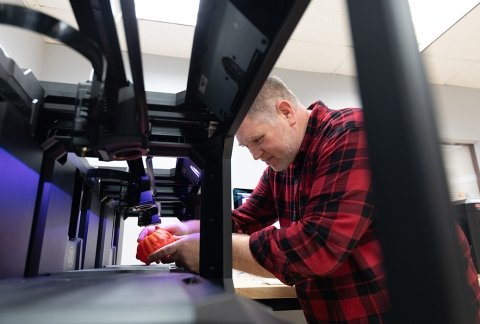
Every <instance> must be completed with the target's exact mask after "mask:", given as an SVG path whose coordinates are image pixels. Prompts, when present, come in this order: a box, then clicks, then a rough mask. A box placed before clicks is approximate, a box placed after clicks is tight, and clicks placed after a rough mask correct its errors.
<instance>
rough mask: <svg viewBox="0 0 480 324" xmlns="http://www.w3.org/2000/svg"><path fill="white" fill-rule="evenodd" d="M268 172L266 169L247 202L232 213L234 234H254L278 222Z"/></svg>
mask: <svg viewBox="0 0 480 324" xmlns="http://www.w3.org/2000/svg"><path fill="white" fill-rule="evenodd" d="M268 171H269V170H268V168H267V169H265V171H264V172H263V174H262V177H261V178H260V181H259V182H258V184H257V186H256V187H255V189H254V190H253V192H252V194H251V195H250V197H249V198H248V199H247V201H246V202H244V203H243V204H242V205H241V206H240V207H238V208H236V209H234V210H233V211H232V227H233V232H235V233H242V234H252V233H254V232H256V231H258V230H260V229H262V228H265V227H267V226H270V225H272V224H273V223H275V221H276V220H277V215H276V213H275V208H274V202H273V199H272V190H271V187H270V184H269V182H268Z"/></svg>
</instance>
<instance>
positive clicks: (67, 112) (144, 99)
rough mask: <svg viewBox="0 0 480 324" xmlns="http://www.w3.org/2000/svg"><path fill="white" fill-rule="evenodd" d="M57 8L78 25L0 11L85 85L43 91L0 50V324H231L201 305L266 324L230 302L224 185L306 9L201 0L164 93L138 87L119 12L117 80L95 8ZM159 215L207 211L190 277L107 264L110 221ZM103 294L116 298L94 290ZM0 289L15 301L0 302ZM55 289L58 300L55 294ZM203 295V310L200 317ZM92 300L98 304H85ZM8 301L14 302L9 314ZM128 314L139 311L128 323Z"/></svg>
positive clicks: (114, 43) (117, 239)
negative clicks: (47, 42)
mask: <svg viewBox="0 0 480 324" xmlns="http://www.w3.org/2000/svg"><path fill="white" fill-rule="evenodd" d="M70 4H71V7H72V9H73V12H74V14H75V17H76V20H77V23H78V26H79V28H78V30H77V29H74V28H72V27H70V26H68V25H67V24H65V23H64V22H62V21H58V20H57V19H55V18H53V17H50V16H48V15H45V14H43V13H41V12H38V11H35V10H31V9H28V8H26V7H23V6H15V5H9V4H0V23H2V24H7V25H12V26H17V27H20V28H23V29H27V30H29V31H33V32H36V33H40V34H43V35H46V36H49V37H51V38H53V39H56V40H58V41H61V42H63V43H64V44H65V45H67V46H69V47H70V48H72V49H74V50H75V51H77V52H78V53H79V54H81V55H83V56H84V57H85V58H87V59H88V60H89V61H90V62H91V65H92V68H93V75H92V78H91V80H89V81H88V82H83V83H79V84H64V83H54V82H43V81H39V80H37V79H36V78H35V77H34V75H33V74H32V73H25V70H23V69H22V68H20V67H19V66H18V65H17V64H16V62H15V60H14V58H10V57H7V56H6V55H5V54H4V53H0V162H1V165H2V168H1V171H0V177H1V178H2V181H1V183H0V197H1V204H0V205H1V209H2V212H1V217H0V236H1V237H2V241H5V242H7V243H6V244H5V245H4V246H2V247H1V248H0V257H1V258H2V266H1V269H0V278H18V281H16V280H13V281H10V280H9V281H8V282H7V283H5V282H2V283H1V284H0V291H1V295H2V296H5V297H6V296H9V297H8V298H6V299H3V298H4V297H2V300H1V301H0V309H1V310H0V313H1V315H0V318H1V320H0V321H2V322H3V321H4V320H5V321H7V322H12V323H13V322H22V323H28V322H35V323H40V322H45V323H53V322H62V323H68V322H76V321H77V319H76V316H75V314H77V312H80V311H81V312H82V315H81V318H82V320H81V321H82V322H83V323H90V322H92V323H93V322H98V321H99V319H100V321H102V322H107V320H106V318H107V317H108V318H111V320H110V321H113V322H116V323H118V322H120V321H121V320H125V319H128V320H127V321H128V322H135V321H138V322H145V321H150V322H157V321H159V322H169V323H170V322H178V321H180V322H195V321H200V322H203V321H207V322H211V321H213V322H215V321H216V320H219V319H221V320H222V321H223V322H225V321H226V319H227V318H232V316H231V313H229V314H228V316H221V317H219V316H220V315H221V314H219V311H216V312H211V311H210V309H211V308H212V307H214V306H213V305H214V304H215V303H220V304H223V305H231V306H230V307H233V306H234V305H235V307H234V309H233V311H235V312H240V313H241V314H242V315H241V318H244V319H245V320H246V321H247V322H248V321H249V320H248V316H246V315H245V314H248V313H252V314H257V315H256V316H260V317H264V318H265V321H264V322H269V321H273V318H271V317H270V315H269V314H268V312H264V309H263V308H258V307H257V306H255V305H254V304H249V303H248V301H244V300H240V299H239V298H236V297H235V295H232V294H231V292H232V291H233V286H232V282H231V261H230V253H231V245H229V244H228V240H225V239H224V237H227V236H226V235H228V234H227V233H228V224H229V221H228V217H226V215H229V212H230V210H231V206H230V188H229V187H228V186H227V187H226V186H225V184H226V183H229V182H230V180H229V179H230V166H229V158H230V155H231V145H232V142H233V140H232V137H233V134H234V133H235V130H236V127H238V125H239V123H240V122H241V119H242V118H243V115H244V114H245V112H246V108H247V107H248V106H249V104H250V103H251V102H252V101H253V99H254V97H255V95H256V93H257V92H258V90H259V88H260V86H261V84H262V82H263V80H264V79H265V78H266V76H267V74H268V73H269V71H270V70H271V68H272V67H273V64H274V62H275V61H276V59H277V57H278V56H279V54H280V52H281V50H282V48H283V46H284V45H285V43H286V42H287V39H288V38H289V36H290V34H291V33H292V32H293V29H294V28H295V25H296V24H297V22H298V20H299V19H300V17H301V15H302V13H303V12H304V10H305V9H306V6H307V4H308V1H305V0H302V1H280V2H279V1H262V2H258V1H211V0H204V1H202V2H201V5H200V10H199V13H198V22H197V26H196V31H195V38H194V44H193V47H192V55H191V57H192V58H191V63H190V70H189V75H188V84H187V89H186V91H184V92H181V93H177V94H166V93H152V92H146V91H145V89H144V83H143V71H142V59H141V51H140V43H139V36H138V27H137V22H136V17H135V7H134V3H133V1H127V0H122V1H120V4H121V9H122V16H123V23H124V30H125V38H126V41H127V47H128V58H129V63H130V64H129V65H130V67H131V75H132V80H131V81H129V80H127V78H126V73H125V68H124V64H123V60H122V57H121V51H120V45H119V41H118V35H117V30H116V27H115V23H114V18H113V14H112V9H111V7H110V1H103V0H88V1H84V0H82V1H78V0H72V1H70ZM219 93H221V94H222V95H221V96H219V95H218V94H219ZM155 156H168V157H177V165H176V167H175V169H173V170H155V171H154V170H153V168H152V166H151V158H152V157H155ZM84 157H97V158H98V159H100V160H102V161H113V160H126V161H127V163H128V170H118V169H115V168H91V167H90V166H89V165H88V164H87V163H85V159H84ZM144 157H146V159H145V162H144V160H143V159H142V158H144ZM218 197H223V198H222V199H218ZM161 215H175V216H177V217H179V218H180V219H191V218H200V219H202V218H203V217H206V216H203V215H208V218H206V219H204V220H203V221H202V223H205V224H208V226H202V229H201V231H202V232H201V233H202V236H201V237H202V241H201V255H200V257H201V265H200V267H201V269H200V274H199V275H193V274H189V273H183V272H177V273H171V272H170V271H165V269H164V268H162V270H159V268H158V267H131V268H128V269H126V268H125V267H121V266H118V267H116V266H115V265H117V264H118V257H119V254H120V249H121V241H122V231H123V228H122V227H123V222H124V220H125V218H127V217H137V218H138V225H139V226H144V225H149V224H152V223H156V222H160V221H161ZM230 244H231V243H230ZM147 268H148V270H147ZM152 269H153V270H156V271H151V270H152ZM25 277H29V280H26V281H25V280H24V279H22V278H25ZM67 281H68V283H67ZM112 284H113V285H114V286H116V287H117V288H119V289H121V292H119V293H117V294H115V293H113V292H111V291H110V292H109V290H110V289H111V286H112ZM152 285H154V286H157V287H160V288H159V289H158V291H155V290H153V291H152V290H151V288H148V289H150V291H151V293H152V294H153V295H152V296H156V297H155V298H156V301H155V302H153V300H152V301H151V302H152V303H154V304H155V307H157V308H158V301H161V300H164V302H162V303H163V304H164V305H167V307H168V305H172V302H171V301H172V300H173V301H174V302H175V304H174V305H175V306H174V307H176V308H177V310H179V312H178V313H177V314H175V315H173V314H172V313H171V312H170V309H169V312H167V313H165V312H163V314H162V312H161V311H160V312H159V310H158V309H155V307H152V306H153V304H152V305H151V306H148V304H149V303H150V301H146V300H145V299H144V298H142V297H143V291H142V290H144V289H146V287H152ZM46 286H48V287H50V288H46ZM107 286H108V287H110V288H107ZM10 289H13V290H14V291H15V292H14V293H13V294H11V293H6V290H10ZM67 290H68V291H70V292H71V293H70V294H68V296H69V297H65V296H64V295H63V297H61V296H62V294H63V293H62V292H65V291H67ZM166 291H167V292H168V293H165V292H166ZM27 292H28V293H27ZM50 292H52V294H50ZM29 294H30V295H29ZM31 294H33V295H35V296H38V297H39V298H37V297H28V296H33V295H31ZM133 296H137V297H138V298H137V297H133ZM64 297H65V298H66V299H67V300H69V301H70V302H69V305H65V304H64V303H63V301H64V300H65V298H64ZM12 298H13V299H12ZM115 298H117V299H118V302H116V299H115ZM212 298H213V299H216V300H217V301H216V302H213V304H212V305H210V306H209V305H203V306H199V302H200V301H207V300H212V301H213V299H212ZM107 299H110V300H111V301H112V303H113V304H114V305H115V306H114V307H113V308H109V307H100V306H98V305H102V303H104V301H105V300H107ZM12 300H22V303H23V306H21V307H20V308H18V307H10V306H8V305H10V302H11V301H12ZM162 303H161V304H162ZM110 305H112V304H110ZM104 306H105V305H104ZM215 308H217V307H215ZM222 308H223V309H225V307H219V309H222ZM86 309H88V312H84V311H85V310H86ZM128 309H130V311H128ZM132 309H135V310H136V311H139V310H141V309H143V310H144V313H143V314H142V315H141V316H138V317H132V312H131V310H132ZM82 310H83V311H82ZM252 314H250V315H249V316H251V315H252ZM224 315H226V314H224Z"/></svg>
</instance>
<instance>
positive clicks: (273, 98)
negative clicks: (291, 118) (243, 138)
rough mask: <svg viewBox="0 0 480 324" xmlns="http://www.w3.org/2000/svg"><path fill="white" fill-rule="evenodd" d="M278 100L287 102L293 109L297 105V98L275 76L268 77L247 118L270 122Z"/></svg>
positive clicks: (273, 116)
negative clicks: (263, 119)
mask: <svg viewBox="0 0 480 324" xmlns="http://www.w3.org/2000/svg"><path fill="white" fill-rule="evenodd" d="M280 99H283V100H288V101H289V102H291V103H292V104H293V106H294V107H295V108H296V107H297V106H298V104H299V101H298V98H297V96H296V95H295V94H294V93H293V92H292V91H291V90H290V89H289V88H288V87H287V85H286V84H285V83H284V82H283V81H282V80H281V79H280V78H279V77H277V76H275V75H272V76H269V77H268V78H267V80H266V81H265V83H264V84H263V86H262V89H261V90H260V92H259V93H258V95H257V98H256V99H255V101H254V102H253V104H252V106H251V107H250V109H249V111H248V114H247V115H248V116H249V117H256V118H265V119H267V120H272V119H273V118H275V116H276V114H275V109H273V108H274V107H275V104H276V102H277V101H278V100H280Z"/></svg>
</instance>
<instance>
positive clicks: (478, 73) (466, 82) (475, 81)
mask: <svg viewBox="0 0 480 324" xmlns="http://www.w3.org/2000/svg"><path fill="white" fill-rule="evenodd" d="M448 84H449V85H453V86H459V87H467V88H477V89H479V88H480V63H478V62H477V63H475V64H474V65H472V66H471V67H470V68H469V69H466V70H464V71H463V72H462V73H460V74H459V75H458V76H456V77H455V78H453V79H452V80H450V81H449V82H448Z"/></svg>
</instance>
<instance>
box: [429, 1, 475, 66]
mask: <svg viewBox="0 0 480 324" xmlns="http://www.w3.org/2000/svg"><path fill="white" fill-rule="evenodd" d="M478 30H480V6H477V7H476V8H474V9H473V10H471V11H470V12H469V13H468V14H467V15H465V16H464V17H463V18H462V19H461V20H460V21H458V22H457V23H456V24H455V25H454V26H452V27H451V28H450V29H449V30H448V31H447V32H445V33H444V34H443V35H442V36H440V37H439V38H438V39H437V40H436V41H435V42H434V43H433V44H431V45H430V46H429V47H427V48H426V49H425V50H424V51H423V53H425V54H427V55H431V56H437V57H442V58H450V59H460V60H470V61H472V60H480V37H479V36H478V33H477V32H475V31H478Z"/></svg>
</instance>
